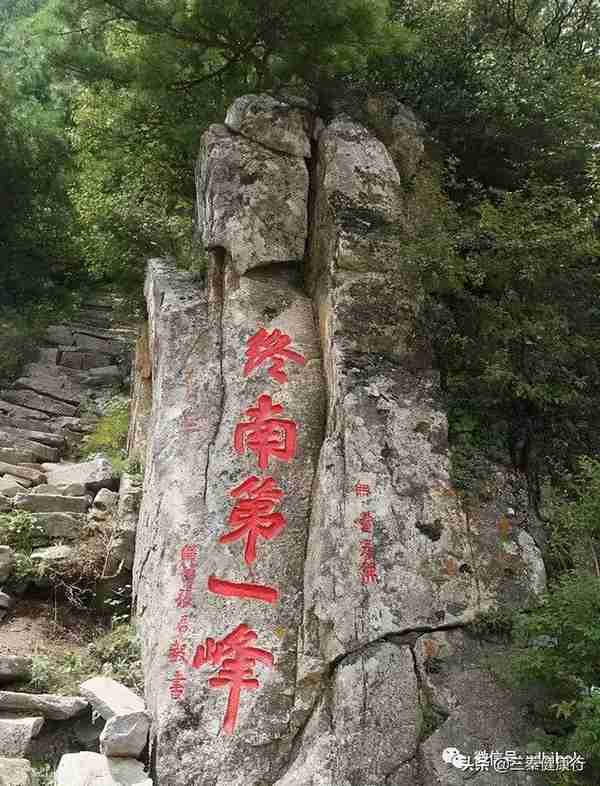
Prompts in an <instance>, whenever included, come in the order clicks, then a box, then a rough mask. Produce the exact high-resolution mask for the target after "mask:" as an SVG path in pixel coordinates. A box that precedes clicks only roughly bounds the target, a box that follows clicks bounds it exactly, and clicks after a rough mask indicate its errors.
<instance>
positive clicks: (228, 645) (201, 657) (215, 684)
mask: <svg viewBox="0 0 600 786" xmlns="http://www.w3.org/2000/svg"><path fill="white" fill-rule="evenodd" d="M257 638H258V636H257V634H256V632H255V631H253V630H251V629H250V628H249V627H248V626H247V625H238V626H237V628H235V630H233V631H232V632H231V633H228V634H227V636H225V638H224V639H221V640H220V641H215V640H214V639H210V638H209V639H207V640H206V644H201V645H200V646H199V647H198V648H197V649H196V653H195V655H194V660H193V661H192V666H193V668H195V669H199V668H201V667H202V666H204V665H205V664H206V663H210V664H212V665H213V666H218V667H219V671H218V672H217V676H216V677H211V678H210V679H209V680H208V684H209V685H210V687H211V688H229V697H228V699H227V709H226V711H225V720H224V722H223V731H224V732H225V733H226V734H233V731H234V729H235V725H236V722H237V715H238V709H239V706H240V696H241V692H242V690H256V688H258V687H259V684H258V680H257V679H256V677H255V676H254V675H253V669H254V667H255V665H256V661H260V662H261V663H263V664H264V665H265V666H269V667H271V666H272V665H273V655H272V654H271V653H270V652H267V651H266V650H261V649H259V648H258V647H253V646H252V644H253V643H254V642H255V641H256V639H257Z"/></svg>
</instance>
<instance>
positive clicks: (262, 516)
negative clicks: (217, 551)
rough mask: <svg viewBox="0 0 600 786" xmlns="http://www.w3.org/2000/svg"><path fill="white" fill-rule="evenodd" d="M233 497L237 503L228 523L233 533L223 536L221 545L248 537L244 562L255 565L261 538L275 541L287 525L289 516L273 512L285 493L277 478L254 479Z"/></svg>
mask: <svg viewBox="0 0 600 786" xmlns="http://www.w3.org/2000/svg"><path fill="white" fill-rule="evenodd" d="M230 494H231V496H232V497H234V498H235V499H237V502H236V504H235V507H234V508H233V510H232V511H231V514H230V515H229V519H228V524H229V526H230V527H231V528H232V529H233V531H232V532H228V533H227V534H225V535H221V537H220V538H219V543H231V542H232V541H234V540H239V539H240V538H242V537H243V536H244V535H245V536H246V546H245V548H244V562H245V563H246V564H247V565H251V564H252V563H253V562H254V560H255V559H256V541H257V539H258V537H261V538H264V539H265V540H272V539H273V538H275V537H276V536H277V535H279V533H280V532H281V530H282V529H283V528H284V527H285V525H286V523H287V522H286V519H285V516H283V515H282V514H281V513H274V512H273V508H274V507H275V505H277V503H278V502H280V501H281V499H282V497H283V491H282V490H281V489H280V488H277V485H276V484H275V480H274V479H273V478H264V479H263V480H261V479H260V478H257V477H256V476H255V475H252V476H251V477H249V478H248V479H247V480H245V481H244V482H243V483H241V484H240V485H239V486H237V487H236V488H234V489H233V490H232V491H231V492H230Z"/></svg>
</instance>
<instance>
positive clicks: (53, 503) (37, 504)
mask: <svg viewBox="0 0 600 786" xmlns="http://www.w3.org/2000/svg"><path fill="white" fill-rule="evenodd" d="M0 480H1V478H0ZM21 491H22V489H21ZM88 505H89V501H88V498H87V497H67V496H64V495H62V494H33V493H32V494H17V496H16V497H15V502H14V506H15V508H16V509H17V510H28V511H29V512H30V513H55V512H56V513H85V512H86V510H87V509H88Z"/></svg>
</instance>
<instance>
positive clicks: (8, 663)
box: [0, 655, 31, 783]
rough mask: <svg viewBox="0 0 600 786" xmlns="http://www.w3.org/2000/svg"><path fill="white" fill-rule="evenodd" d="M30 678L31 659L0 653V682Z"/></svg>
mask: <svg viewBox="0 0 600 786" xmlns="http://www.w3.org/2000/svg"><path fill="white" fill-rule="evenodd" d="M30 678H31V660H30V659H29V658H22V657H20V656H18V655H0V682H17V681H18V680H28V679H30ZM1 782H2V781H0V783H1Z"/></svg>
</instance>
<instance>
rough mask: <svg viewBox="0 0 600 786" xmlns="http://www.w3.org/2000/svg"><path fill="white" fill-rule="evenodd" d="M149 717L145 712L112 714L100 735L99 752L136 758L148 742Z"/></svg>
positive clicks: (106, 754)
mask: <svg viewBox="0 0 600 786" xmlns="http://www.w3.org/2000/svg"><path fill="white" fill-rule="evenodd" d="M149 729H150V718H149V716H148V714H147V713H146V712H130V713H128V714H127V715H113V717H112V718H109V719H108V720H107V721H106V725H105V727H104V729H103V731H102V734H101V735H100V753H103V754H104V755H105V756H130V757H131V758H133V759H137V758H138V757H139V756H140V754H141V753H142V751H143V750H144V748H145V747H146V743H147V742H148V731H149Z"/></svg>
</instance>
